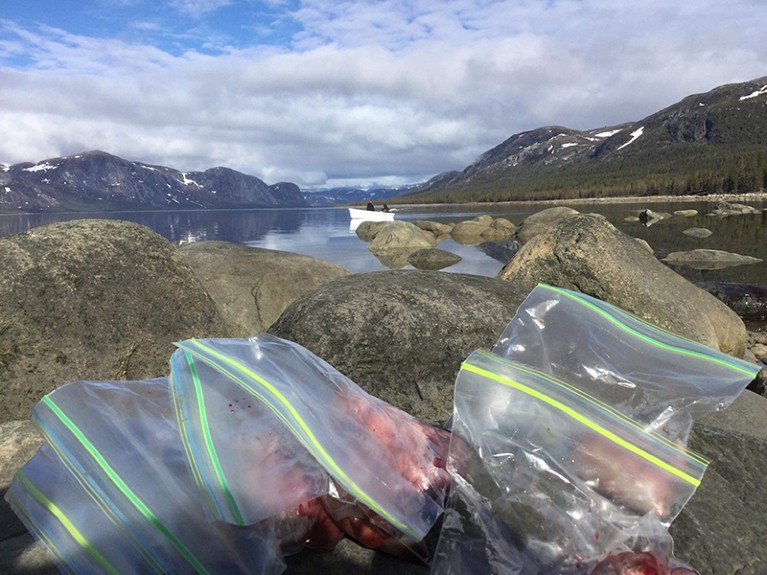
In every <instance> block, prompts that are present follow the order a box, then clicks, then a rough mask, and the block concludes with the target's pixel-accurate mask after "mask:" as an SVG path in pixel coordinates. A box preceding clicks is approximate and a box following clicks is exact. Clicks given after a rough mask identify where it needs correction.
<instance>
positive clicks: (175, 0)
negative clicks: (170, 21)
mask: <svg viewBox="0 0 767 575" xmlns="http://www.w3.org/2000/svg"><path fill="white" fill-rule="evenodd" d="M232 3H233V0H171V1H170V2H169V4H170V6H171V7H172V8H173V9H175V10H178V11H179V12H181V13H182V14H184V15H186V16H192V17H194V18H200V17H202V16H204V15H205V14H208V13H210V12H214V11H216V10H218V9H219V8H223V7H225V6H230V5H231V4H232Z"/></svg>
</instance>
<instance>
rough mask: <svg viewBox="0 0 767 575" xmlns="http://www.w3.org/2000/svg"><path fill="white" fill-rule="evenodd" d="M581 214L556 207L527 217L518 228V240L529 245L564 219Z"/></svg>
mask: <svg viewBox="0 0 767 575" xmlns="http://www.w3.org/2000/svg"><path fill="white" fill-rule="evenodd" d="M579 213H580V212H578V210H575V209H573V208H568V207H567V206H556V207H553V208H546V209H545V210H541V211H540V212H536V213H534V214H531V215H529V216H527V217H526V218H525V219H524V220H522V223H521V224H519V227H518V228H517V238H518V239H519V241H520V242H522V243H523V244H524V243H527V242H529V241H530V240H532V239H533V238H534V237H535V236H537V235H538V234H540V233H543V232H545V231H547V230H549V229H551V227H552V226H553V225H554V224H555V223H557V222H558V221H559V220H561V219H563V218H569V217H571V216H574V215H577V214H579Z"/></svg>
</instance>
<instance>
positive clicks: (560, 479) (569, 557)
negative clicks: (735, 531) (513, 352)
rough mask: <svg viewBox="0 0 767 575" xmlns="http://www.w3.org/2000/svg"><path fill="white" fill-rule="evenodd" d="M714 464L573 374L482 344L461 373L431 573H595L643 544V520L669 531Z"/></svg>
mask: <svg viewBox="0 0 767 575" xmlns="http://www.w3.org/2000/svg"><path fill="white" fill-rule="evenodd" d="M467 454H468V455H467ZM705 467H706V462H705V460H704V459H702V458H700V457H699V456H696V455H695V454H693V453H691V452H689V451H687V450H686V449H684V447H682V446H679V445H678V444H676V443H674V442H671V441H669V440H668V439H666V438H665V437H663V436H661V435H659V434H655V433H653V432H651V431H649V430H646V429H644V427H643V426H641V425H638V424H637V423H636V422H634V421H632V420H630V419H628V418H626V417H625V416H623V415H622V414H620V413H619V412H617V411H615V410H613V409H611V408H610V407H609V406H607V405H605V404H603V403H601V402H599V401H598V400H596V399H594V398H592V397H590V396H588V395H587V394H584V393H583V392H581V391H580V390H578V389H575V388H573V387H571V386H569V385H568V384H566V383H565V382H562V381H559V380H556V379H555V378H553V377H551V376H549V375H547V374H543V373H542V372H538V371H536V370H533V369H531V368H529V367H528V366H525V365H522V364H520V363H517V362H509V361H506V360H504V359H502V358H499V357H498V356H496V355H494V354H491V353H488V352H475V353H473V354H472V355H471V356H469V358H468V359H467V360H466V362H464V364H463V366H462V368H461V371H460V373H459V375H458V379H457V381H456V392H455V411H454V417H453V445H452V446H451V455H450V458H449V463H448V468H449V470H450V471H451V473H452V474H453V486H452V488H451V493H450V499H449V511H448V512H447V517H446V518H445V521H444V523H443V530H442V535H441V537H440V542H439V546H438V549H437V555H436V559H435V565H434V569H433V571H432V572H433V573H442V574H448V573H450V574H452V573H456V574H457V573H467V572H482V571H483V570H485V569H486V570H488V571H489V572H503V573H513V574H516V573H519V574H528V573H530V574H533V573H539V572H544V573H561V574H570V573H572V574H580V573H587V572H589V569H590V568H593V566H594V564H595V563H596V561H597V560H598V559H600V558H603V557H604V556H605V555H606V554H607V553H608V552H613V553H614V552H618V551H632V549H631V548H630V547H629V546H628V545H627V541H628V540H629V534H630V533H635V532H636V526H637V525H638V524H640V523H641V522H642V521H645V522H649V523H653V522H655V523H656V524H657V526H658V527H657V529H658V530H660V531H662V530H663V528H664V527H663V524H662V523H661V521H668V520H669V519H670V518H671V517H673V516H675V515H676V514H677V513H678V512H679V510H681V508H682V507H683V506H684V504H685V503H686V501H687V500H688V499H689V497H690V496H691V495H692V493H693V492H694V490H695V488H696V487H697V485H699V483H700V479H701V477H702V475H703V472H704V471H705ZM643 518H644V519H643ZM640 535H641V533H640ZM472 547H474V549H473V550H472ZM466 562H468V563H466Z"/></svg>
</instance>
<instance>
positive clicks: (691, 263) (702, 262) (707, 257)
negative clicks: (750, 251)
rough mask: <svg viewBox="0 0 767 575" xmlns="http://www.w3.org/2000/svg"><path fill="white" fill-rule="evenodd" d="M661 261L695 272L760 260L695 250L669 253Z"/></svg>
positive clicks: (714, 251) (729, 253)
mask: <svg viewBox="0 0 767 575" xmlns="http://www.w3.org/2000/svg"><path fill="white" fill-rule="evenodd" d="M661 261H664V262H666V263H668V264H675V265H683V266H687V267H689V268H693V269H696V270H720V269H723V268H729V267H732V266H741V265H744V264H754V263H757V262H760V261H762V260H761V259H759V258H755V257H752V256H743V255H740V254H734V253H731V252H725V251H722V250H708V249H697V250H690V251H687V252H671V253H670V254H668V255H667V256H666V257H665V258H662V260H661Z"/></svg>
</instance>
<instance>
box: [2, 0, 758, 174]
mask: <svg viewBox="0 0 767 575" xmlns="http://www.w3.org/2000/svg"><path fill="white" fill-rule="evenodd" d="M765 30H767V3H766V2H764V0H727V1H724V0H642V1H639V2H638V1H636V0H359V1H350V0H167V1H161V0H0V162H2V163H5V164H14V163H18V162H26V161H29V162H38V161H41V160H44V159H48V158H54V157H58V156H64V155H70V154H76V153H79V152H84V151H88V150H95V149H98V150H102V151H105V152H108V153H111V154H114V155H117V156H120V157H122V158H125V159H128V160H133V161H140V162H144V163H149V164H157V165H162V166H168V167H171V168H175V169H179V170H182V171H201V170H206V169H208V168H213V167H217V166H225V167H229V168H232V169H235V170H238V171H241V172H244V173H246V174H250V175H254V176H257V177H259V178H261V179H262V180H264V181H265V182H266V183H268V184H273V183H277V182H280V181H289V182H294V183H296V184H298V185H299V186H300V187H301V188H302V189H313V188H319V187H329V186H342V185H353V186H363V187H366V186H371V185H403V184H409V183H415V182H421V181H425V180H427V179H428V178H430V177H432V176H434V175H436V174H438V173H441V172H443V171H447V170H462V169H463V168H465V167H466V166H467V165H468V164H470V163H471V162H472V161H473V160H474V159H475V158H476V157H477V156H479V155H480V154H481V153H483V152H485V151H487V150H489V149H491V148H492V147H494V146H496V145H498V144H500V143H501V142H503V141H504V140H506V139H507V138H509V137H510V136H512V135H514V134H517V133H520V132H523V131H526V130H533V129H536V128H539V127H543V126H549V125H559V126H566V127H568V128H573V129H582V130H586V129H592V128H600V127H606V126H612V125H615V124H620V123H623V122H629V121H638V120H641V119H642V118H644V117H645V116H647V115H650V114H652V113H654V112H656V111H658V110H660V109H662V108H665V107H666V106H669V105H671V104H674V103H675V102H677V101H679V100H681V99H682V98H684V97H686V96H688V95H690V94H696V93H702V92H707V91H709V90H711V89H713V88H715V87H717V86H720V85H722V84H728V83H733V82H744V81H749V80H753V79H756V78H759V77H762V76H767V39H766V38H765V34H764V31H765Z"/></svg>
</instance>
